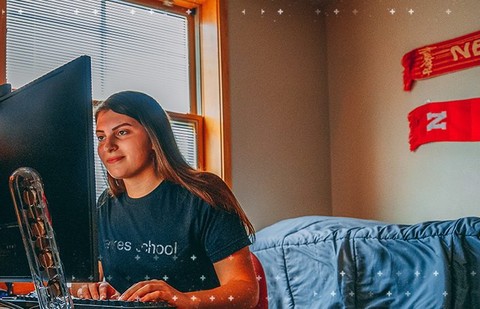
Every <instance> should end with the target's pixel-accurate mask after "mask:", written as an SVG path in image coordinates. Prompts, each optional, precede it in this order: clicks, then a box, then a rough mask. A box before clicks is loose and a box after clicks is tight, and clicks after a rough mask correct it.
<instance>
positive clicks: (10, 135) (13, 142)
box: [0, 56, 98, 282]
mask: <svg viewBox="0 0 480 309" xmlns="http://www.w3.org/2000/svg"><path fill="white" fill-rule="evenodd" d="M91 93H92V91H91V63H90V57H88V56H81V57H79V58H77V59H75V60H73V61H71V62H69V63H67V64H65V65H64V66H62V67H60V68H58V69H56V70H54V71H52V72H50V73H48V74H46V75H44V76H43V77H40V78H38V79H36V80H34V81H33V82H31V83H29V84H27V85H25V86H23V87H21V88H19V89H17V90H14V91H13V92H10V93H7V94H5V95H3V96H2V97H0V281H7V282H11V281H14V282H18V281H31V273H30V269H29V267H28V260H27V258H26V255H25V249H24V246H23V242H22V238H21V234H20V229H19V226H18V223H17V218H16V215H15V208H14V205H13V201H12V197H11V194H10V191H9V185H8V179H9V177H10V175H11V174H12V173H13V172H14V171H15V170H16V169H17V168H19V167H31V168H33V169H35V170H36V171H37V172H38V173H39V174H40V176H41V178H42V180H43V184H44V192H45V196H46V198H47V201H48V209H49V212H50V216H51V220H52V226H53V230H54V232H55V235H56V243H57V247H58V250H59V254H60V259H61V261H62V264H63V268H64V272H65V277H66V280H67V281H68V282H79V281H94V280H98V263H97V261H98V256H97V240H96V229H95V172H94V146H93V118H92V95H91Z"/></svg>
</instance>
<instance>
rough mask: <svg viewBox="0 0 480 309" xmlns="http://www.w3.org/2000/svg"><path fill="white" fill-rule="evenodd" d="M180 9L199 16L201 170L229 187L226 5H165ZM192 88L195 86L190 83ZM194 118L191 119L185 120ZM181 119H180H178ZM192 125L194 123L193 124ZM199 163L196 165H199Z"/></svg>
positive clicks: (2, 36) (0, 35) (190, 0)
mask: <svg viewBox="0 0 480 309" xmlns="http://www.w3.org/2000/svg"><path fill="white" fill-rule="evenodd" d="M134 2H135V3H140V4H146V5H147V4H148V3H150V4H152V3H153V4H154V5H155V6H158V4H159V2H160V3H162V2H161V1H158V0H135V1H134ZM169 2H173V3H174V4H175V5H177V6H180V7H184V8H187V9H188V8H190V9H192V8H196V9H197V10H198V12H197V14H199V27H198V39H199V42H200V44H199V45H200V46H198V48H199V52H200V57H199V63H197V65H198V66H199V68H198V72H200V73H199V78H200V81H201V83H200V85H201V86H200V89H198V90H199V91H200V97H201V100H202V105H201V106H202V110H201V111H197V113H198V114H200V115H201V116H202V117H203V123H202V128H203V136H200V138H202V139H203V142H199V145H203V150H202V153H201V155H202V156H203V162H202V163H201V165H202V166H203V169H204V170H208V171H210V172H213V173H215V174H217V175H219V176H220V177H222V178H223V179H224V180H225V182H226V183H227V184H228V185H230V186H231V185H232V183H231V152H230V146H231V144H230V140H231V135H230V112H229V110H230V109H229V93H228V89H229V87H228V86H229V84H228V66H227V64H228V59H227V48H226V44H227V42H226V33H227V32H226V13H227V12H226V5H225V4H224V3H221V0H175V1H169ZM6 11H7V8H6V0H0V13H1V15H0V83H1V84H4V83H6V33H7V29H6V27H7V21H6ZM194 84H195V83H194ZM191 116H193V117H192V118H195V116H194V115H186V116H185V117H189V118H190V117H191ZM182 117H183V116H182ZM195 121H196V120H195ZM199 162H200V161H199Z"/></svg>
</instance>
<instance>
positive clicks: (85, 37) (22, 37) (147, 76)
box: [7, 0, 190, 113]
mask: <svg viewBox="0 0 480 309" xmlns="http://www.w3.org/2000/svg"><path fill="white" fill-rule="evenodd" d="M84 54H85V55H89V56H90V57H92V91H93V98H94V99H96V100H102V99H105V98H106V97H108V96H109V95H110V94H112V93H115V92H118V91H121V90H127V89H131V90H137V91H142V92H145V93H148V94H149V95H151V96H153V97H154V98H155V99H157V100H158V102H160V104H162V106H163V107H164V108H165V109H166V110H170V111H174V112H179V113H188V112H190V96H189V94H190V91H189V89H190V87H189V66H190V61H189V41H188V20H187V17H186V16H183V15H179V14H174V13H170V12H167V11H161V10H155V9H151V8H147V7H142V6H139V5H135V4H132V3H128V2H125V1H114V0H61V1H60V0H35V1H33V0H30V1H28V0H23V1H20V0H8V1H7V80H8V81H9V83H10V84H12V87H14V88H19V87H20V86H22V85H24V84H26V83H28V82H30V81H31V80H32V77H34V78H36V77H39V76H41V75H43V74H45V73H47V72H49V71H50V70H52V69H54V68H56V67H59V66H61V65H63V64H65V63H67V62H69V61H71V60H73V59H75V58H77V57H78V56H81V55H84Z"/></svg>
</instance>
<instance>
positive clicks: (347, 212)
mask: <svg viewBox="0 0 480 309" xmlns="http://www.w3.org/2000/svg"><path fill="white" fill-rule="evenodd" d="M392 8H393V9H395V10H396V13H395V14H393V15H392V14H391V13H389V10H390V9H392ZM410 8H412V9H413V10H414V11H413V14H410V13H408V12H407V11H408V10H409V9H410ZM335 9H338V10H339V13H338V14H337V15H336V14H335V13H333V11H334V10H335ZM354 9H356V10H357V14H356V15H355V14H353V10H354ZM447 9H450V11H451V13H450V14H447V13H446V11H447ZM325 12H326V13H327V15H328V16H326V32H327V49H328V53H327V54H328V56H327V57H328V87H329V94H330V95H329V105H330V140H331V159H332V161H331V162H332V165H331V167H332V209H333V215H336V216H353V217H360V218H372V219H380V220H385V221H392V222H403V223H413V222H419V221H423V220H433V219H453V218H457V217H461V216H469V215H476V216H478V215H480V208H479V201H480V190H479V188H478V186H479V184H480V164H479V163H480V144H479V143H478V142H477V143H458V142H457V143H455V142H450V143H448V142H441V143H431V144H426V145H423V146H421V147H420V148H419V149H418V150H417V151H416V152H410V150H409V144H408V135H409V126H408V121H407V115H408V113H409V112H410V111H411V110H413V109H414V108H416V107H417V106H420V105H423V104H424V103H425V102H426V101H427V100H431V101H433V102H435V101H448V100H454V99H464V98H471V97H480V87H479V86H478V85H479V81H480V68H479V67H477V68H473V69H467V70H463V71H460V72H456V73H450V74H447V75H443V76H440V77H436V78H432V79H429V80H423V81H418V82H417V83H416V84H415V85H414V88H413V90H412V91H411V92H405V91H403V90H402V86H403V85H402V70H403V68H402V67H401V65H400V60H401V58H402V56H403V55H404V54H405V53H407V52H408V51H410V50H412V49H414V48H417V47H422V46H424V45H428V44H432V43H436V42H440V41H444V40H447V39H451V38H455V37H457V36H461V35H464V34H467V33H470V32H474V31H478V30H480V19H479V18H478V12H480V1H477V0H464V1H461V0H421V1H420V0H401V1H400V0H383V1H382V0H369V1H363V0H349V1H333V2H332V3H331V4H330V5H329V6H328V7H327V8H326V10H325Z"/></svg>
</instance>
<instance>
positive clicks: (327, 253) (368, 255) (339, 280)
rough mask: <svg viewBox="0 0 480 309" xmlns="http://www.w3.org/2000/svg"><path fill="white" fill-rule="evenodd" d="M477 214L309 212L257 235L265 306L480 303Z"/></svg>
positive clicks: (255, 245) (254, 247)
mask: <svg viewBox="0 0 480 309" xmlns="http://www.w3.org/2000/svg"><path fill="white" fill-rule="evenodd" d="M479 237H480V218H475V217H469V218H461V219H458V220H452V221H432V222H424V223H420V224H415V225H393V224H386V223H383V222H378V221H369V220H361V219H353V218H340V217H322V216H307V217H299V218H294V219H288V220H284V221H280V222H278V223H275V224H273V225H271V226H269V227H267V228H264V229H263V230H261V231H259V232H258V233H257V235H256V240H255V242H254V243H253V244H252V246H251V250H252V252H253V253H254V254H255V255H256V256H257V257H258V258H259V259H260V261H261V262H262V265H263V268H264V270H265V273H266V277H267V285H268V298H269V307H270V308H422V309H424V308H480V238H479Z"/></svg>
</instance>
